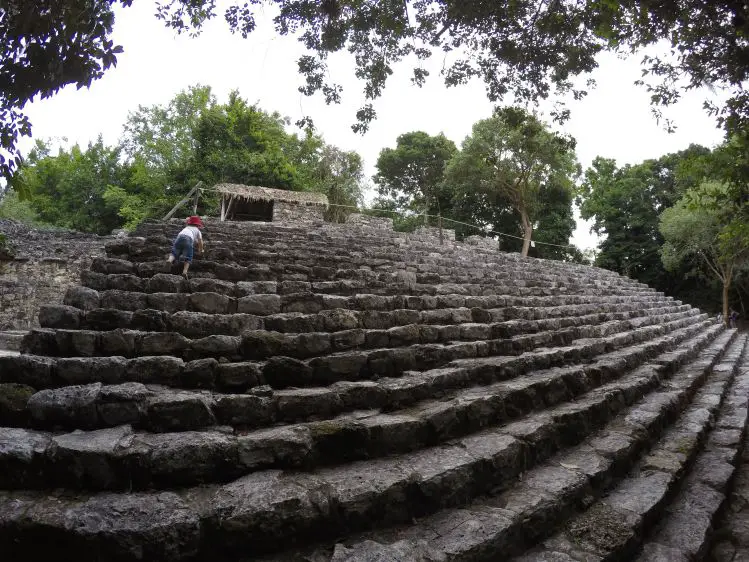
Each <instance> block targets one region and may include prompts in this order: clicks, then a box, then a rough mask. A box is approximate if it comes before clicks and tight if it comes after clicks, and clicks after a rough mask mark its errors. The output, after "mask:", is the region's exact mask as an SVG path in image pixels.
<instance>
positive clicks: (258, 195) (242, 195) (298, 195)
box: [215, 183, 328, 207]
mask: <svg viewBox="0 0 749 562" xmlns="http://www.w3.org/2000/svg"><path fill="white" fill-rule="evenodd" d="M215 189H216V191H218V192H219V194H221V196H222V197H225V198H227V199H231V198H234V197H237V198H239V199H244V200H245V201H286V202H287V203H299V204H302V205H322V206H324V207H327V206H328V198H327V197H326V196H325V195H323V194H322V193H312V192H309V191H288V190H285V189H272V188H270V187H258V186H254V185H240V184H237V183H220V184H218V185H216V187H215Z"/></svg>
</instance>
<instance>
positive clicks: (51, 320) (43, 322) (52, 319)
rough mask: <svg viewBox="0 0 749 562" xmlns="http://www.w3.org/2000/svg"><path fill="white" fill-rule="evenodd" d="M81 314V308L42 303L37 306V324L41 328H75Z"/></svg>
mask: <svg viewBox="0 0 749 562" xmlns="http://www.w3.org/2000/svg"><path fill="white" fill-rule="evenodd" d="M81 316H82V314H81V310H79V309H78V308H75V307H73V306H67V305H60V304H43V305H42V306H41V307H40V308H39V325H40V326H41V327H42V328H67V329H71V330H77V329H78V328H79V327H80V325H81Z"/></svg>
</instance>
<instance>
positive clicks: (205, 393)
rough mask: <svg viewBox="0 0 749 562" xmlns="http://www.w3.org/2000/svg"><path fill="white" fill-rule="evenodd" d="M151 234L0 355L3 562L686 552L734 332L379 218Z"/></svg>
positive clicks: (107, 260) (670, 304)
mask: <svg viewBox="0 0 749 562" xmlns="http://www.w3.org/2000/svg"><path fill="white" fill-rule="evenodd" d="M177 228H178V224H177V223H172V224H157V223H150V224H144V225H142V226H141V227H140V228H139V229H138V231H136V232H135V233H134V235H133V236H132V237H129V238H120V239H115V240H114V241H112V242H110V243H109V244H108V245H107V248H106V254H107V255H106V257H100V258H96V259H95V260H94V261H93V263H92V265H91V269H90V270H89V271H85V272H84V274H83V276H82V284H81V286H78V287H74V288H71V289H70V290H69V291H68V293H67V295H66V297H65V301H64V304H62V305H47V306H44V307H42V309H41V311H40V314H39V322H40V325H41V328H39V329H34V330H32V331H31V332H30V333H29V334H27V335H26V336H25V337H24V340H23V345H22V353H21V355H17V356H7V357H0V426H2V427H1V428H0V552H1V553H3V557H4V559H8V560H68V559H75V560H76V561H88V560H91V561H94V560H95V561H99V560H107V561H109V560H218V561H221V560H226V561H229V560H232V561H235V560H285V561H291V560H299V561H302V560H306V561H331V562H342V561H362V562H363V561H376V560H382V561H399V560H403V561H411V560H414V561H438V560H492V561H494V560H510V559H518V560H550V561H551V560H555V561H573V560H574V561H580V560H585V561H589V560H634V559H638V560H669V561H671V560H693V559H697V558H699V557H700V556H702V555H704V554H705V553H706V552H707V549H708V548H709V545H710V539H711V529H712V525H713V522H714V521H715V520H716V518H717V517H719V516H720V515H721V510H722V507H723V505H724V503H725V502H724V499H725V496H726V493H727V491H728V490H729V488H730V484H731V481H732V477H733V474H734V467H735V466H736V463H737V459H738V458H739V457H740V454H741V449H742V446H741V444H742V443H743V437H744V435H745V426H746V419H747V394H748V393H749V373H747V366H748V365H749V355H747V349H746V348H747V341H746V337H745V336H741V335H739V334H737V333H736V332H735V331H734V330H725V329H724V328H723V326H722V325H720V324H717V323H715V322H714V321H713V320H712V319H710V318H708V316H707V315H705V314H701V313H700V311H698V310H696V309H693V308H691V307H689V306H687V305H683V304H681V303H680V302H678V301H674V300H672V299H671V298H668V297H665V296H664V295H662V294H660V293H656V292H654V291H653V290H651V289H649V288H648V287H646V286H644V285H642V284H639V283H636V282H633V281H631V280H629V279H626V278H623V277H621V276H619V275H616V274H614V273H612V272H608V271H605V270H600V269H595V268H588V267H583V266H578V265H574V264H565V263H561V262H552V261H544V260H535V259H522V258H519V257H518V256H516V255H513V254H502V253H499V252H497V250H496V248H495V247H494V245H493V244H492V243H484V242H482V241H480V240H475V239H474V240H471V241H470V242H471V243H458V242H455V241H454V240H452V239H451V237H449V236H448V237H446V243H445V244H442V245H440V244H439V243H438V241H437V240H438V239H437V235H436V234H435V232H434V231H430V230H424V231H422V232H420V233H418V234H415V235H404V234H401V233H395V232H392V231H391V230H388V229H386V228H380V227H379V225H377V224H376V223H375V224H367V223H364V224H355V225H342V226H339V225H328V224H317V225H305V226H295V225H293V224H276V223H217V222H208V223H207V228H206V231H205V235H206V239H207V251H206V254H205V255H204V256H200V257H198V258H197V260H196V262H195V263H194V264H193V267H191V269H190V272H191V277H190V279H189V280H185V279H183V278H182V277H181V276H179V275H175V273H177V269H176V266H174V268H173V267H172V266H170V265H169V264H168V263H166V261H165V256H166V254H167V252H168V249H169V243H170V240H171V237H172V236H173V235H174V233H175V232H176V229H177Z"/></svg>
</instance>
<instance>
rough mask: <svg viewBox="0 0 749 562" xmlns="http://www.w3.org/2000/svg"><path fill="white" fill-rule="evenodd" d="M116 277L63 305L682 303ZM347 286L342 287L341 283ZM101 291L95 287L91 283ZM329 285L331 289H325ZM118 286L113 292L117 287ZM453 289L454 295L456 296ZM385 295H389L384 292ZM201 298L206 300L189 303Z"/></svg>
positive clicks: (72, 293) (270, 308)
mask: <svg viewBox="0 0 749 562" xmlns="http://www.w3.org/2000/svg"><path fill="white" fill-rule="evenodd" d="M115 278H116V279H118V280H122V281H124V282H123V283H119V282H118V283H115V284H112V283H110V284H109V285H107V286H109V287H110V288H109V289H106V288H105V289H101V290H99V289H96V288H94V287H90V286H83V287H72V288H70V289H69V290H68V291H67V293H66V295H65V299H64V303H65V304H67V305H71V306H75V307H77V308H81V309H85V310H90V309H93V308H118V309H121V310H137V309H138V308H159V309H164V310H169V311H175V310H189V309H190V308H194V307H198V310H197V311H198V312H207V311H209V310H206V307H209V308H210V311H219V312H226V311H227V310H229V311H230V310H234V311H240V312H244V311H247V310H251V311H253V313H260V314H272V313H274V312H307V313H311V312H318V311H320V310H326V309H331V308H350V309H365V310H393V309H400V308H408V309H412V310H433V309H436V308H446V307H451V308H453V307H463V306H465V307H469V308H482V309H490V308H501V307H534V306H562V305H573V304H587V303H596V302H601V303H614V302H618V303H661V304H663V305H667V304H668V305H680V304H682V303H681V302H680V301H674V300H673V299H670V298H664V297H661V296H658V295H655V294H643V295H641V296H638V297H632V296H628V295H602V294H595V293H593V292H591V293H589V294H561V293H559V292H556V293H555V292H553V291H549V290H546V289H542V290H540V291H522V290H521V289H522V288H520V287H514V288H510V287H508V288H507V290H506V291H505V290H504V289H502V290H501V291H493V292H491V293H486V291H484V289H483V288H481V287H479V288H478V289H477V290H476V291H473V292H474V293H477V294H475V295H472V294H470V293H469V292H468V291H467V290H466V287H465V286H456V285H445V286H443V285H429V286H426V287H423V290H421V289H419V288H418V287H416V286H409V285H403V284H395V285H393V284H391V285H388V286H387V288H384V289H383V291H378V292H376V293H372V292H371V291H374V290H376V289H374V288H373V287H371V286H367V284H366V283H352V284H346V283H345V282H336V283H332V284H328V283H307V282H293V283H292V282H281V283H276V282H275V281H264V282H241V281H240V282H238V283H236V284H235V283H230V282H228V281H217V280H214V279H191V280H190V281H185V280H184V279H183V278H181V277H179V276H175V275H162V274H158V275H156V276H155V277H153V278H151V279H150V280H149V281H148V283H147V284H146V286H145V287H144V289H145V291H140V290H135V289H138V287H134V286H130V285H129V281H128V280H129V279H139V278H136V277H134V276H130V275H124V276H120V275H110V276H108V277H107V279H109V280H112V279H115ZM343 284H346V287H347V288H346V289H343V288H342V285H343ZM89 285H95V286H97V287H101V286H100V285H98V284H96V283H89ZM328 285H330V286H328ZM115 287H116V288H115ZM456 291H457V292H456ZM385 293H387V294H385ZM192 295H204V296H203V297H200V298H201V299H207V302H205V303H203V302H195V303H194V302H192V300H195V299H196V298H199V297H193V296H192Z"/></svg>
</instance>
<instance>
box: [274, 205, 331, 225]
mask: <svg viewBox="0 0 749 562" xmlns="http://www.w3.org/2000/svg"><path fill="white" fill-rule="evenodd" d="M324 215H325V207H324V206H322V205H316V204H304V203H295V202H287V201H278V200H276V201H274V202H273V222H295V223H303V222H314V223H319V222H322V221H323V220H324Z"/></svg>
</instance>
